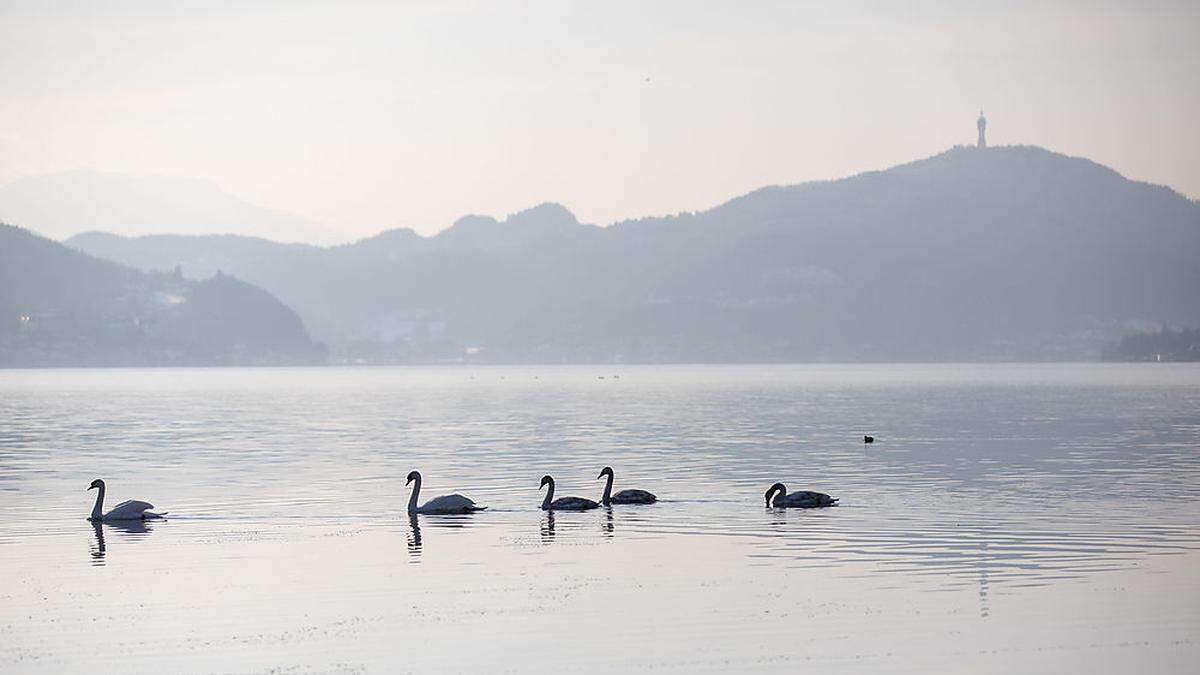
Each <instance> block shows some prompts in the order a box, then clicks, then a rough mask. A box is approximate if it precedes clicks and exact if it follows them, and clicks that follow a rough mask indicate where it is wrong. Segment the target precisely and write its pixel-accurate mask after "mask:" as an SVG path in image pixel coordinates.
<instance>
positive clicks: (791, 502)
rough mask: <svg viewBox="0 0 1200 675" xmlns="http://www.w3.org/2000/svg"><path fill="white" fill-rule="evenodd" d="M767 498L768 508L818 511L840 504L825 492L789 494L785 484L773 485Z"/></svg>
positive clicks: (805, 491)
mask: <svg viewBox="0 0 1200 675" xmlns="http://www.w3.org/2000/svg"><path fill="white" fill-rule="evenodd" d="M776 493H778V494H776ZM771 495H775V498H774V499H771ZM765 496H766V498H767V506H768V507H771V506H774V507H776V508H780V509H787V508H797V509H816V508H821V507H823V506H837V502H838V500H837V498H836V497H830V496H829V495H827V494H825V493H824V492H810V491H808V490H801V491H800V492H793V493H792V494H788V491H787V488H786V487H784V485H783V483H776V484H774V485H772V486H771V487H770V488H769V489H768V490H767V494H766V495H765Z"/></svg>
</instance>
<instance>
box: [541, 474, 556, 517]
mask: <svg viewBox="0 0 1200 675" xmlns="http://www.w3.org/2000/svg"><path fill="white" fill-rule="evenodd" d="M552 501H554V481H550V482H549V483H547V484H546V498H545V499H543V500H542V510H543V511H549V510H550V502H552Z"/></svg>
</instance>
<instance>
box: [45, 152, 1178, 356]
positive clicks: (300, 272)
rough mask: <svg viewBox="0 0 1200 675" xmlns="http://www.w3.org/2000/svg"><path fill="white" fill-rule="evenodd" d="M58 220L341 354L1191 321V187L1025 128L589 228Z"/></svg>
mask: <svg viewBox="0 0 1200 675" xmlns="http://www.w3.org/2000/svg"><path fill="white" fill-rule="evenodd" d="M68 243H69V244H70V245H71V246H74V247H76V248H78V249H80V250H82V251H85V252H87V253H90V254H92V255H95V256H99V257H103V258H109V259H111V260H115V261H118V262H122V263H124V264H127V265H131V266H134V267H137V268H140V269H143V270H170V269H172V268H174V267H175V266H176V265H181V266H182V269H183V273H184V275H185V276H188V277H197V278H203V277H206V276H208V275H210V274H212V273H213V272H215V271H216V270H223V271H224V272H226V273H229V274H233V275H235V276H237V277H239V278H243V279H246V280H248V281H250V282H252V283H254V284H257V285H260V286H261V287H262V288H264V289H266V290H267V291H269V292H270V293H272V294H274V295H275V296H277V297H278V298H279V299H280V300H282V301H283V302H284V303H286V304H287V305H288V306H290V307H292V308H294V309H295V310H296V311H297V312H298V313H299V315H300V316H301V317H302V318H303V320H304V323H305V325H306V326H307V327H308V329H309V331H311V333H312V334H313V335H314V337H315V338H317V339H319V340H321V341H324V342H326V343H328V344H329V346H330V348H331V351H332V353H333V354H334V357H335V360H344V361H350V362H357V361H362V362H409V361H418V362H422V361H438V360H455V359H462V358H469V359H481V360H490V361H518V362H520V361H541V362H562V361H572V362H590V361H603V362H608V361H639V362H641V361H649V362H656V361H787V360H796V361H812V360H840V361H856V360H1000V359H1034V360H1041V359H1068V360H1073V359H1087V358H1097V357H1099V355H1100V353H1101V350H1102V349H1103V347H1104V345H1105V344H1106V343H1108V342H1111V341H1112V340H1114V339H1116V338H1118V337H1120V336H1121V335H1124V334H1126V333H1128V332H1130V331H1131V330H1134V329H1139V328H1151V327H1158V326H1160V325H1168V326H1180V327H1195V326H1200V264H1198V262H1200V205H1198V204H1197V203H1196V202H1193V201H1191V200H1189V199H1187V198H1185V197H1183V196H1181V195H1179V194H1178V193H1176V192H1174V191H1172V190H1170V189H1168V188H1165V187H1160V186H1154V185H1149V184H1145V183H1138V182H1134V181H1129V180H1127V179H1125V178H1123V177H1121V176H1120V175H1118V174H1117V173H1116V172H1114V171H1112V170H1111V169H1108V168H1105V167H1103V166H1100V165H1098V164H1095V163H1093V162H1091V161H1088V160H1086V159H1080V158H1073V157H1067V156H1063V155H1059V154H1056V153H1053V152H1049V151H1047V150H1044V149H1040V148H1035V147H999V148H988V149H976V148H963V147H960V148H954V149H952V150H949V151H947V152H944V153H942V154H939V155H936V156H934V157H930V158H927V159H923V160H919V161H916V162H912V163H910V164H905V165H901V166H897V167H894V168H892V169H888V170H886V171H879V172H871V173H865V174H861V175H857V176H853V177H851V178H846V179H843V180H836V181H827V182H817V183H806V184H802V185H795V186H788V187H769V188H763V189H761V190H757V191H755V192H752V193H750V194H747V195H745V196H742V197H738V198H736V199H733V200H731V201H729V202H727V203H725V204H723V205H721V206H718V207H716V208H714V209H711V210H708V211H705V212H701V213H693V214H681V215H678V216H672V217H665V218H646V219H641V220H634V221H626V222H622V223H617V224H614V225H611V226H609V227H605V228H601V227H596V226H593V225H586V224H581V223H579V222H577V221H576V219H575V217H574V216H573V215H572V214H571V213H570V212H569V211H568V210H567V209H566V208H564V207H562V206H559V205H556V204H543V205H541V206H538V207H535V208H532V209H529V210H527V211H523V212H521V213H517V214H513V215H510V216H509V217H508V218H506V219H505V220H503V221H497V220H495V219H493V218H490V217H487V216H466V217H464V218H462V219H460V220H459V221H457V222H456V223H454V225H453V226H452V227H450V228H448V229H446V230H444V231H442V232H440V233H438V234H437V235H436V236H433V237H421V236H418V235H417V234H415V233H414V232H412V231H411V230H403V229H401V230H391V231H387V232H384V233H381V234H380V235H378V236H375V237H371V238H368V239H364V240H362V241H359V242H356V243H354V244H350V245H343V246H335V247H330V248H319V247H314V246H305V245H286V244H277V243H273V242H270V241H266V240H262V239H253V238H246V237H233V236H180V235H157V236H145V237H134V238H129V237H117V236H113V235H108V234H102V233H89V234H84V235H80V236H76V237H73V238H72V239H71V240H69V242H68Z"/></svg>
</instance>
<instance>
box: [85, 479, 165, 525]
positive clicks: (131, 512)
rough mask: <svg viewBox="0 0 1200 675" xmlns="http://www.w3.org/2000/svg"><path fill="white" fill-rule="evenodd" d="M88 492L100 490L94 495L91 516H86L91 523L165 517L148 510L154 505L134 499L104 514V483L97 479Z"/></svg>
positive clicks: (162, 514) (163, 514)
mask: <svg viewBox="0 0 1200 675" xmlns="http://www.w3.org/2000/svg"><path fill="white" fill-rule="evenodd" d="M87 489H89V490H93V489H96V490H100V492H98V493H96V505H95V506H93V507H92V515H90V516H88V520H90V521H92V522H93V523H96V522H103V523H107V522H109V521H112V520H151V519H154V518H162V517H163V516H165V515H167V514H166V513H165V512H164V513H155V512H153V511H151V510H150V509H152V508H154V505H153V504H151V503H149V502H140V501H138V500H136V499H130V500H129V501H124V502H121V503H120V504H117V505H116V506H114V507H113V510H112V511H109V512H108V513H104V489H105V488H104V481H102V480H100V479H99V478H97V479H96V480H94V481H92V484H91V485H89V486H88V488H87Z"/></svg>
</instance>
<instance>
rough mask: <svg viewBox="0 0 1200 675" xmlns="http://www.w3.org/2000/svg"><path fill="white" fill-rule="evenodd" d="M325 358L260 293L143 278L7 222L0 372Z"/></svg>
mask: <svg viewBox="0 0 1200 675" xmlns="http://www.w3.org/2000/svg"><path fill="white" fill-rule="evenodd" d="M324 359H325V355H324V352H323V349H322V348H321V347H319V346H317V345H314V344H313V342H312V341H311V340H310V339H309V337H308V334H307V333H306V331H305V329H304V325H303V323H302V322H301V320H300V317H299V316H298V315H297V314H296V313H295V312H293V311H292V310H290V309H288V308H287V307H285V306H284V305H283V304H282V303H280V302H279V301H278V300H277V299H275V298H274V297H272V296H271V295H270V294H269V293H267V292H266V291H264V290H262V289H261V288H258V287H255V286H253V285H251V284H248V283H246V282H243V281H239V280H237V279H235V278H233V277H230V276H227V275H224V274H219V275H214V276H212V277H211V278H208V279H204V280H189V279H184V278H182V277H181V276H177V275H176V274H173V273H145V272H140V271H137V270H134V269H132V268H129V267H124V266H122V265H118V264H116V263H113V262H109V261H106V260H100V259H98V258H95V257H92V256H90V255H87V254H84V253H81V252H79V251H76V250H74V249H71V248H68V247H66V246H64V245H63V244H60V243H57V242H54V241H51V240H49V239H45V238H42V237H40V236H37V235H35V234H33V233H31V232H29V231H27V230H23V229H21V228H17V227H12V226H9V225H3V224H0V366H4V367H14V366H15V367H25V366H123V365H249V364H256V365H259V364H261V365H276V364H305V363H323V362H324Z"/></svg>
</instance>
